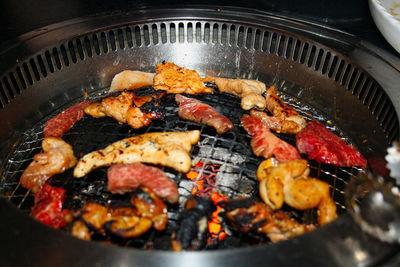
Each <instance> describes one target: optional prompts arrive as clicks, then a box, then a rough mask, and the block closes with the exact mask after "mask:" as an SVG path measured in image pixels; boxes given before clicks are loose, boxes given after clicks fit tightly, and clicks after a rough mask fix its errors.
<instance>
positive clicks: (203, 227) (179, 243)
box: [172, 196, 216, 251]
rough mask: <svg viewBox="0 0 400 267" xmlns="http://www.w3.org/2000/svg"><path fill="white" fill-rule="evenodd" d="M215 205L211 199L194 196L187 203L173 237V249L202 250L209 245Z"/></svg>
mask: <svg viewBox="0 0 400 267" xmlns="http://www.w3.org/2000/svg"><path fill="white" fill-rule="evenodd" d="M215 210H216V206H215V204H214V203H213V202H212V200H211V199H209V198H202V197H198V196H194V197H193V198H191V199H189V200H188V201H187V202H186V205H185V210H184V211H183V213H182V214H181V219H180V221H179V223H178V228H177V230H176V231H175V232H174V233H173V235H172V249H173V250H174V251H181V250H187V249H190V250H192V249H195V250H198V249H201V248H203V247H204V246H205V245H206V243H207V233H208V224H207V223H208V220H209V219H210V217H211V214H212V212H213V211H215Z"/></svg>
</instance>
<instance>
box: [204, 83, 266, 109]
mask: <svg viewBox="0 0 400 267" xmlns="http://www.w3.org/2000/svg"><path fill="white" fill-rule="evenodd" d="M203 81H208V82H214V83H215V84H216V85H217V87H218V89H219V91H220V92H222V93H228V94H232V95H235V96H238V97H240V98H241V99H242V100H241V104H240V106H241V107H242V109H244V110H250V109H252V108H256V109H260V110H264V109H265V107H266V105H267V103H266V100H265V98H264V97H263V96H262V94H263V93H264V92H265V90H266V86H265V84H264V83H263V82H260V81H256V80H247V79H226V78H220V77H213V76H207V77H204V79H203Z"/></svg>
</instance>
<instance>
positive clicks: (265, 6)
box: [0, 0, 399, 56]
mask: <svg viewBox="0 0 400 267" xmlns="http://www.w3.org/2000/svg"><path fill="white" fill-rule="evenodd" d="M187 4H190V5H213V6H216V7H217V6H236V7H245V8H254V9H258V10H263V11H266V12H273V13H279V14H280V15H284V16H290V17H295V18H299V19H305V20H308V21H313V22H316V23H319V24H323V25H327V26H330V27H333V28H337V29H340V30H343V31H345V32H348V33H351V34H353V35H355V36H357V37H359V38H360V39H362V40H365V41H368V42H371V43H374V44H375V45H377V46H378V47H380V48H383V49H385V50H387V51H388V52H391V53H393V54H395V55H397V56H398V55H399V54H398V53H397V52H396V51H395V50H394V49H393V48H392V47H391V46H390V45H389V44H388V43H387V42H386V40H385V39H384V38H383V37H382V35H381V34H380V33H379V31H378V29H377V28H376V26H375V24H374V22H373V20H372V17H371V15H370V12H369V8H368V1H367V0H333V1H332V0H269V1H268V0H254V1H251V0H250V1H246V0H241V1H237V0H230V1H226V0H221V1H220V0H212V1H209V0H208V1H205V0H197V1H182V0H180V1H179V0H162V1H159V0H152V1H149V0H147V1H146V0H138V1H128V0H106V1H104V0H86V1H83V0H18V1H6V0H0V25H1V30H0V32H1V35H0V36H1V39H0V44H1V43H10V42H11V43H12V42H13V40H15V38H17V37H18V36H19V35H21V34H24V33H27V32H30V31H33V30H35V29H39V28H41V27H44V26H47V25H50V24H54V23H57V22H61V21H64V20H68V19H73V18H79V17H86V16H91V15H95V14H101V13H109V12H117V11H128V10H132V9H141V8H151V7H182V6H184V5H187Z"/></svg>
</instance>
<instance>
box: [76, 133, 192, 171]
mask: <svg viewBox="0 0 400 267" xmlns="http://www.w3.org/2000/svg"><path fill="white" fill-rule="evenodd" d="M199 139H200V131H197V130H194V131H187V132H156V133H146V134H142V135H138V136H134V137H129V138H125V139H123V140H120V141H117V142H115V143H113V144H111V145H109V146H108V147H106V148H105V149H102V150H98V151H94V152H91V153H89V154H86V155H85V156H83V157H82V158H81V159H80V160H79V162H78V164H77V165H76V167H75V170H74V176H75V177H78V178H79V177H83V176H85V175H86V174H88V173H89V172H90V171H91V170H93V169H95V168H99V167H103V166H110V165H112V164H115V163H134V162H144V163H151V164H159V165H163V166H167V167H171V168H174V169H175V170H177V171H180V172H185V173H186V172H188V171H189V170H190V167H191V162H192V161H191V158H190V156H189V152H190V150H191V148H192V145H193V144H196V143H197V142H198V141H199Z"/></svg>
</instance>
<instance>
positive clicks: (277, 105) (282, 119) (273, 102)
mask: <svg viewBox="0 0 400 267" xmlns="http://www.w3.org/2000/svg"><path fill="white" fill-rule="evenodd" d="M265 99H266V100H267V107H266V108H267V110H268V111H269V112H271V113H272V116H269V115H267V114H266V113H265V112H262V111H256V110H252V111H250V115H251V116H252V117H254V118H257V119H259V120H260V121H261V122H262V123H263V124H264V125H265V126H266V127H268V128H269V129H271V130H274V131H276V132H278V133H287V134H297V133H298V132H300V131H301V130H302V129H303V128H304V127H305V126H306V121H305V119H304V118H303V116H301V115H300V114H299V113H298V112H297V111H296V110H295V109H294V108H293V107H292V106H290V105H288V104H286V103H285V102H283V101H282V99H281V98H280V97H279V96H278V95H277V94H276V87H275V86H271V87H269V88H268V89H267V92H266V95H265Z"/></svg>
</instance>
